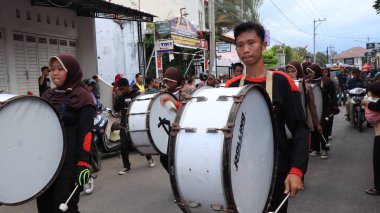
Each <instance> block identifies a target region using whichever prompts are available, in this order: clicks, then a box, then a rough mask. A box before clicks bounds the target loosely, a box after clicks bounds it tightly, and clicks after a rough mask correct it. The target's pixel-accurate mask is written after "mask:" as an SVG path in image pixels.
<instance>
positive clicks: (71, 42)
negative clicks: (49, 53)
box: [69, 41, 77, 47]
mask: <svg viewBox="0 0 380 213" xmlns="http://www.w3.org/2000/svg"><path fill="white" fill-rule="evenodd" d="M69 46H70V47H77V42H76V41H69Z"/></svg>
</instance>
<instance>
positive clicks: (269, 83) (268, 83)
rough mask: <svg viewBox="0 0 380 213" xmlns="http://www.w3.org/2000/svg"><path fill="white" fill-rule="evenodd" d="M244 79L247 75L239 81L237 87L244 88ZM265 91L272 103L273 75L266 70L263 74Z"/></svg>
mask: <svg viewBox="0 0 380 213" xmlns="http://www.w3.org/2000/svg"><path fill="white" fill-rule="evenodd" d="M246 77H247V75H244V76H243V77H242V78H241V79H240V83H239V87H242V86H244V83H245V78H246ZM265 90H266V91H267V93H268V95H269V98H270V101H271V102H273V101H272V95H273V73H272V72H271V71H268V70H267V71H266V73H265Z"/></svg>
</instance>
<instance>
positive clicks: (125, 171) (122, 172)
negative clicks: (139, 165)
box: [119, 168, 131, 175]
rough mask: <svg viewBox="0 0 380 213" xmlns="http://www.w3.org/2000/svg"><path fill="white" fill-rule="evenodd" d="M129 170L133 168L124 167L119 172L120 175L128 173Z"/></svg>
mask: <svg viewBox="0 0 380 213" xmlns="http://www.w3.org/2000/svg"><path fill="white" fill-rule="evenodd" d="M129 171H131V168H124V169H122V170H121V171H120V172H119V175H125V174H127V173H128V172H129Z"/></svg>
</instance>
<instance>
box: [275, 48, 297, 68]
mask: <svg viewBox="0 0 380 213" xmlns="http://www.w3.org/2000/svg"><path fill="white" fill-rule="evenodd" d="M271 50H272V51H273V52H274V53H275V54H276V55H277V53H278V52H280V53H282V52H284V53H285V64H287V63H288V62H289V61H291V60H292V59H293V50H292V48H291V47H289V46H285V45H274V46H272V48H271Z"/></svg>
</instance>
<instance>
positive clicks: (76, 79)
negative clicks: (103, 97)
mask: <svg viewBox="0 0 380 213" xmlns="http://www.w3.org/2000/svg"><path fill="white" fill-rule="evenodd" d="M54 60H57V61H58V62H59V63H60V64H61V65H62V66H63V67H64V69H65V70H66V72H67V77H66V81H65V83H64V84H63V85H62V86H60V87H56V88H52V89H49V90H48V91H46V92H45V93H44V94H43V95H42V98H43V99H45V100H47V101H49V102H51V103H52V104H54V105H60V104H63V103H65V102H66V103H67V105H68V106H70V107H71V108H73V109H79V108H81V107H83V106H86V105H92V106H95V103H94V101H93V99H92V97H91V95H90V93H89V92H87V91H86V90H85V89H84V88H82V87H81V81H82V76H83V72H82V69H81V67H80V65H79V63H78V61H77V60H76V59H75V58H74V57H73V56H71V55H59V56H53V57H51V58H50V60H49V65H50V66H51V64H52V62H53V61H54Z"/></svg>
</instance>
